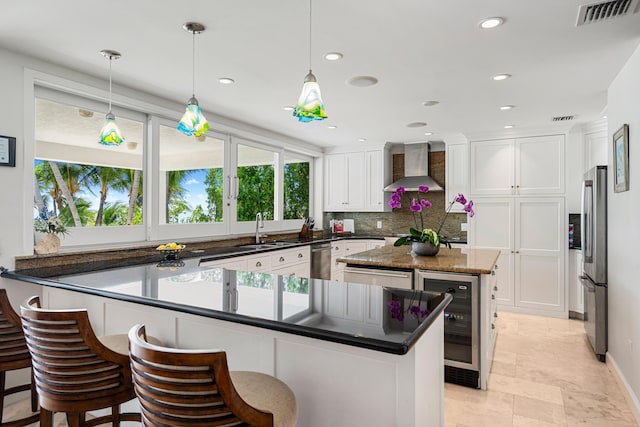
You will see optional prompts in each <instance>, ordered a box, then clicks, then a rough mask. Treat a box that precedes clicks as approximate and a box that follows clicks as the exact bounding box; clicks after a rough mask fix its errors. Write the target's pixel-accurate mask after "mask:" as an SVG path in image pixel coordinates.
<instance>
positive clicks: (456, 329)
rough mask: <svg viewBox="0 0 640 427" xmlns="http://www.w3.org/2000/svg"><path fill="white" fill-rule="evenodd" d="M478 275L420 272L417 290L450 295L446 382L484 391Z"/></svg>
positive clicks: (445, 336) (446, 344)
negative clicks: (481, 388) (481, 373)
mask: <svg viewBox="0 0 640 427" xmlns="http://www.w3.org/2000/svg"><path fill="white" fill-rule="evenodd" d="M478 285H479V281H478V276H476V275H471V274H451V273H439V272H435V271H427V270H418V273H417V279H416V289H420V290H425V291H431V292H438V293H442V292H446V293H449V294H451V296H453V301H452V302H451V304H449V306H448V307H447V308H446V309H445V311H444V322H445V323H444V380H445V381H446V382H449V383H454V384H459V385H464V386H467V387H473V388H480V289H479V286H478Z"/></svg>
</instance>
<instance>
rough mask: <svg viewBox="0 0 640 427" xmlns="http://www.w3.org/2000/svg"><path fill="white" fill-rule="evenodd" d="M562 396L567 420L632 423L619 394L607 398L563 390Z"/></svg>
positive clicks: (627, 408)
mask: <svg viewBox="0 0 640 427" xmlns="http://www.w3.org/2000/svg"><path fill="white" fill-rule="evenodd" d="M562 395H563V398H564V408H565V413H566V414H567V419H571V420H574V421H576V420H593V421H594V422H597V420H608V421H609V422H621V423H623V424H624V423H629V422H631V423H634V418H633V415H632V413H631V410H630V409H629V407H628V405H627V403H626V401H625V400H624V397H623V396H622V395H621V394H619V395H617V396H608V395H600V394H593V393H588V392H579V391H567V390H564V391H563V392H562Z"/></svg>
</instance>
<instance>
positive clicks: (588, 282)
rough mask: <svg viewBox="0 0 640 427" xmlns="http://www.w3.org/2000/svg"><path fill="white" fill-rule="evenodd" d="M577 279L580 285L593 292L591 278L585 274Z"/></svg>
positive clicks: (593, 286) (594, 289)
mask: <svg viewBox="0 0 640 427" xmlns="http://www.w3.org/2000/svg"><path fill="white" fill-rule="evenodd" d="M579 279H580V282H582V286H583V287H584V288H585V289H586V290H587V292H591V293H595V291H596V287H595V285H594V284H593V282H591V279H589V278H588V277H587V276H580V277H579Z"/></svg>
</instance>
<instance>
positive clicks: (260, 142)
mask: <svg viewBox="0 0 640 427" xmlns="http://www.w3.org/2000/svg"><path fill="white" fill-rule="evenodd" d="M60 74H61V75H63V76H68V77H69V78H65V77H61V76H59V75H53V74H49V73H46V72H43V71H38V70H34V69H30V68H27V67H25V68H24V79H23V99H24V110H23V117H24V120H23V123H24V148H23V155H24V159H25V161H24V162H23V165H24V168H23V173H24V175H23V184H24V185H23V191H24V193H25V194H32V193H33V188H34V181H35V176H34V159H35V99H36V92H38V94H39V97H40V91H47V92H48V93H49V92H50V93H56V94H59V96H61V98H58V99H52V101H54V102H61V101H60V100H61V99H77V100H80V102H79V103H78V104H76V103H71V104H70V105H74V106H77V107H82V106H83V105H87V106H89V108H90V109H92V110H93V111H96V112H100V111H104V112H105V113H106V110H107V105H108V103H107V101H108V99H109V91H108V90H107V89H102V88H103V87H104V88H106V87H108V86H107V84H106V83H105V81H104V80H102V79H97V78H93V77H90V76H88V75H83V74H81V73H78V72H76V71H72V70H66V71H65V70H62V72H61V73H60ZM72 79H73V80H72ZM122 93H128V94H129V93H133V96H130V95H122ZM67 97H69V98H67ZM47 99H49V98H48V97H47ZM112 100H113V112H114V114H115V115H116V117H119V116H120V117H126V116H127V114H128V113H127V110H130V111H131V112H134V113H135V114H134V115H137V114H140V115H143V116H145V117H146V121H145V122H144V123H143V126H144V128H143V135H144V140H143V141H142V144H143V146H144V150H143V170H142V177H143V182H144V183H145V190H144V200H143V215H144V220H143V222H144V224H143V225H142V226H140V225H137V226H109V227H83V228H82V229H80V228H76V227H73V228H72V230H71V233H70V234H69V235H67V236H66V238H65V239H63V240H62V246H63V248H73V249H76V250H82V249H95V248H112V247H132V246H139V245H141V244H149V243H152V242H158V241H163V240H172V239H198V240H218V239H219V238H221V237H229V236H234V235H238V236H240V235H247V234H252V233H253V232H254V231H255V228H254V227H255V225H254V224H253V223H251V224H249V223H246V224H244V226H240V225H239V224H242V223H238V222H237V221H236V216H235V206H233V208H234V210H233V221H230V218H231V217H230V216H229V213H230V212H231V211H230V212H225V221H224V222H222V223H207V224H159V222H158V211H159V206H158V204H157V200H158V194H159V193H158V191H159V183H158V178H157V176H156V175H157V174H158V173H159V170H158V169H157V168H155V167H153V164H154V161H155V162H156V164H158V163H157V161H158V160H159V157H158V156H159V152H158V151H159V150H158V149H156V148H154V147H157V143H158V139H159V132H158V130H159V124H160V123H169V122H170V123H171V124H172V125H174V124H175V123H177V122H178V120H179V118H180V117H181V115H182V113H183V110H182V109H183V106H178V104H177V103H173V102H168V101H166V100H163V99H161V98H159V97H157V96H156V95H153V94H146V93H143V92H139V91H132V90H131V89H129V88H124V87H122V86H119V85H114V87H113V93H112ZM62 102H63V103H67V104H68V103H69V102H64V101H62ZM95 106H97V107H98V108H95ZM205 113H206V112H205ZM207 114H208V116H209V117H211V116H213V117H215V115H214V114H210V113H207ZM134 120H136V118H135V117H134ZM212 127H214V128H215V130H213V131H211V130H210V131H209V132H208V134H210V135H212V136H213V137H215V138H220V139H224V141H225V159H224V168H225V174H228V173H227V171H229V172H230V171H231V165H232V164H233V165H234V168H235V167H236V163H235V158H233V157H232V156H231V155H230V154H229V153H231V152H232V149H231V147H230V145H231V144H232V143H233V140H234V138H238V139H239V140H243V141H245V142H251V143H252V144H256V147H257V148H260V149H267V150H273V151H275V152H277V153H278V162H277V163H278V167H277V170H276V177H275V179H276V182H278V183H279V185H280V186H281V185H282V183H283V179H284V163H283V162H284V160H283V159H284V152H285V151H287V152H289V153H292V154H294V155H295V156H298V157H304V158H305V159H308V161H309V166H310V175H309V215H310V216H314V214H315V215H316V216H317V215H321V214H322V212H321V201H318V200H316V199H317V194H318V193H317V191H318V190H317V187H318V185H317V183H318V179H319V178H320V177H319V176H317V175H318V171H319V170H321V168H320V169H318V165H321V163H322V155H323V152H322V149H321V148H319V147H315V146H313V145H310V144H307V143H305V142H303V141H301V140H297V139H295V138H291V137H286V136H284V135H280V134H277V133H275V132H272V131H268V130H264V129H260V128H257V127H254V126H252V125H250V124H247V123H242V122H237V121H234V120H230V119H225V118H219V119H218V120H217V121H216V122H215V124H213V123H212ZM154 128H155V131H154ZM232 162H234V163H232ZM234 172H235V170H234ZM320 187H321V184H320ZM227 192H228V187H227V186H225V189H224V195H223V197H225V199H226V196H227ZM275 200H276V207H275V209H276V212H279V214H278V218H276V219H274V220H271V221H267V222H266V225H265V229H263V232H291V231H297V230H299V228H300V227H301V226H302V223H303V220H302V219H294V220H283V219H282V212H283V189H282V188H279V189H278V190H277V194H276V199H275ZM318 203H320V204H318ZM225 208H227V209H230V208H231V206H226V204H225ZM316 209H318V210H317V211H316ZM22 210H23V212H25V215H26V216H25V218H26V219H27V220H22V221H21V224H22V230H23V233H22V234H23V240H22V247H23V253H33V246H34V237H33V236H34V229H33V221H31V219H30V218H32V212H33V198H32V197H25V198H24V199H23V206H22ZM318 222H319V221H317V223H318ZM134 228H136V229H137V230H135V232H133V233H132V230H133V229H134Z"/></svg>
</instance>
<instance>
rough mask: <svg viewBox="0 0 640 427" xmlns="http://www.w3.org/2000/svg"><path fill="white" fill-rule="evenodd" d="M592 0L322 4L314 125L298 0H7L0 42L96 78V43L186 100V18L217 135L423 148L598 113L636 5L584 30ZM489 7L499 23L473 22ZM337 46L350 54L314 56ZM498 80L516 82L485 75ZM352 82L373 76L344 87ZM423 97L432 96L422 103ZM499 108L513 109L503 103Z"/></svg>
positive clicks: (317, 20) (147, 82)
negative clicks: (298, 108)
mask: <svg viewBox="0 0 640 427" xmlns="http://www.w3.org/2000/svg"><path fill="white" fill-rule="evenodd" d="M588 2H589V0H533V1H531V0H530V1H524V0H483V1H478V0H462V1H443V0H402V1H383V0H367V1H365V0H348V1H344V0H322V1H318V0H316V1H315V2H314V4H313V40H312V42H313V45H312V68H313V72H314V74H315V75H316V76H317V78H318V82H319V84H320V87H321V90H322V96H323V99H324V102H325V106H326V111H327V114H328V116H329V118H328V119H327V120H324V121H322V122H312V123H299V122H297V120H296V119H295V118H293V117H292V116H291V112H288V111H284V110H283V109H282V107H283V106H286V105H294V104H295V102H296V101H297V98H298V95H299V93H300V90H301V88H302V82H303V79H304V77H305V75H306V74H307V71H308V55H309V45H308V43H309V40H308V37H309V33H308V31H309V22H308V13H309V12H308V10H309V3H308V1H305V0H271V1H264V0H263V1H260V0H253V1H248V0H217V1H210V0H209V1H207V0H189V1H168V0H161V1H159V0H155V1H152V0H135V1H132V0H127V1H124V0H110V1H101V2H98V1H87V0H56V1H50V0H22V1H13V2H11V3H10V6H7V5H5V6H4V7H3V11H2V14H1V15H0V46H3V47H5V48H8V49H10V50H13V51H16V52H21V53H25V54H28V55H32V56H35V57H38V58H42V59H44V60H47V61H50V62H53V63H56V64H60V65H64V66H69V67H71V68H74V69H77V70H79V71H82V72H85V73H87V74H90V75H94V76H99V77H103V78H106V77H107V76H108V61H107V60H106V59H104V58H103V57H102V56H101V55H100V53H99V52H100V50H102V49H115V50H117V51H120V52H121V53H122V55H123V57H122V59H120V60H118V61H115V62H114V63H113V78H114V82H115V83H117V84H119V85H125V86H129V87H132V88H136V89H140V90H143V91H146V92H149V93H152V94H157V95H160V96H162V97H165V98H168V99H171V100H174V101H177V102H180V103H185V102H186V100H187V99H188V98H189V97H190V96H191V52H192V50H191V41H192V38H191V35H190V34H189V33H186V32H185V31H184V30H183V29H182V25H183V24H184V23H185V22H189V21H195V22H200V23H202V24H204V25H205V26H206V27H207V29H206V31H205V32H204V33H202V34H200V35H198V36H197V38H196V52H197V64H196V96H197V98H198V99H199V101H200V105H201V106H202V107H203V109H204V110H205V111H207V112H208V113H207V114H208V118H209V121H210V122H211V123H212V128H215V122H216V115H220V116H225V117H228V118H232V119H236V120H239V121H243V122H249V123H252V124H253V125H256V126H259V127H262V128H265V129H269V130H272V131H275V132H279V133H283V134H286V135H290V136H292V137H295V138H298V139H301V140H304V141H308V142H311V143H313V144H316V145H319V146H332V145H344V144H358V142H357V139H358V138H366V139H367V142H365V143H361V144H369V143H379V142H383V141H391V142H400V141H418V140H426V139H440V138H442V137H443V136H445V135H448V134H457V133H463V134H465V135H473V134H482V133H485V132H500V131H502V128H503V126H504V125H506V124H513V125H515V126H516V127H515V129H516V130H522V131H524V130H526V129H533V128H550V127H551V128H553V126H558V128H560V126H563V124H554V123H552V122H551V118H552V117H553V116H563V115H575V116H576V120H575V122H589V121H594V120H597V119H599V118H600V116H601V115H602V113H603V111H605V108H606V102H607V93H606V91H607V87H608V86H609V84H610V83H611V82H612V80H613V79H614V77H615V76H616V74H617V73H618V71H619V70H620V68H621V67H622V66H623V65H624V63H625V62H626V60H627V59H628V57H629V56H630V55H631V53H632V52H633V51H634V50H635V49H636V48H637V46H638V44H639V43H640V13H635V14H632V15H628V16H624V17H619V18H614V19H610V20H606V21H603V22H599V23H594V24H589V25H584V26H579V27H577V26H576V25H575V22H576V18H577V15H578V6H579V5H581V4H584V3H588ZM492 16H502V17H504V18H505V19H506V22H505V24H504V25H503V26H501V27H498V28H496V29H492V30H481V29H480V28H479V27H478V23H479V22H480V21H481V20H482V19H484V18H487V17H492ZM334 51H337V52H341V53H343V54H344V58H343V59H342V60H341V61H338V62H328V61H326V60H324V59H323V54H325V53H327V52H334ZM498 73H509V74H512V75H513V77H512V78H511V79H509V80H505V81H502V82H494V81H493V80H492V79H491V76H493V75H494V74H498ZM359 75H370V76H375V77H376V78H377V79H378V80H379V83H378V84H377V85H375V86H372V87H368V88H357V87H352V86H349V85H347V84H346V81H347V80H348V79H350V78H352V77H354V76H359ZM219 77H231V78H233V79H234V80H235V82H236V83H235V84H233V85H221V84H219V83H218V81H217V80H218V78H219ZM429 100H437V101H439V102H440V104H438V105H436V106H433V107H424V106H423V105H422V103H423V102H424V101H429ZM505 104H512V105H516V108H515V109H513V110H510V111H500V110H499V109H498V107H499V106H500V105H505ZM411 122H427V123H428V126H427V127H426V128H409V127H406V124H408V123H411ZM330 125H335V126H337V129H334V130H331V129H328V126H330ZM564 126H566V124H565V125H564ZM427 131H431V132H434V135H433V136H432V137H425V136H424V133H425V132H427Z"/></svg>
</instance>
